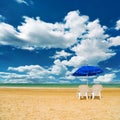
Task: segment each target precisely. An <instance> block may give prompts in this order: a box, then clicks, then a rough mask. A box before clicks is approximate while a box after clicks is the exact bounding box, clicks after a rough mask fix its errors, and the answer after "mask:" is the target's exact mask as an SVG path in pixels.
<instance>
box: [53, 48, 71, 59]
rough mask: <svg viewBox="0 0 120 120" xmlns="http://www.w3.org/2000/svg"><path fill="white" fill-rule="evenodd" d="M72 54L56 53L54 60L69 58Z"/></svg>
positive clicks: (63, 51) (62, 51)
mask: <svg viewBox="0 0 120 120" xmlns="http://www.w3.org/2000/svg"><path fill="white" fill-rule="evenodd" d="M71 55H72V54H71V53H68V52H66V51H65V50H61V51H56V54H55V55H54V56H52V58H55V59H57V58H67V57H68V56H71Z"/></svg>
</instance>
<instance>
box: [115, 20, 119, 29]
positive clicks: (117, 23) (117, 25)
mask: <svg viewBox="0 0 120 120" xmlns="http://www.w3.org/2000/svg"><path fill="white" fill-rule="evenodd" d="M115 29H116V30H120V20H118V21H117V22H116V28H115Z"/></svg>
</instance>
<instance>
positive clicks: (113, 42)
mask: <svg viewBox="0 0 120 120" xmlns="http://www.w3.org/2000/svg"><path fill="white" fill-rule="evenodd" d="M109 45H110V46H118V45H120V36H117V37H111V38H109Z"/></svg>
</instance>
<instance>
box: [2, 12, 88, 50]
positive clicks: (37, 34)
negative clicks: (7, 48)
mask: <svg viewBox="0 0 120 120" xmlns="http://www.w3.org/2000/svg"><path fill="white" fill-rule="evenodd" d="M79 14H80V13H79V12H78V11H72V12H69V13H68V14H67V16H65V19H64V22H61V23H58V22H56V23H54V24H53V23H47V22H44V21H42V20H40V18H39V17H37V18H36V19H34V18H30V17H27V16H26V17H24V22H23V23H22V25H20V26H18V27H17V28H14V27H13V26H11V25H9V24H6V23H1V30H0V32H1V34H3V35H4V34H5V33H6V34H5V35H4V36H2V37H0V39H1V40H2V42H0V44H3V41H4V43H5V44H8V45H9V44H10V45H11V44H12V45H13V46H19V47H20V48H22V49H24V48H25V49H27V48H28V49H29V47H30V48H33V49H35V48H68V47H70V46H72V45H73V44H74V43H77V39H78V38H79V37H80V36H81V35H82V34H83V33H84V32H85V30H86V23H87V22H88V16H83V15H79ZM74 17H75V18H74ZM73 23H74V24H73ZM9 41H10V42H9ZM18 42H22V45H21V44H18ZM23 43H24V44H23Z"/></svg>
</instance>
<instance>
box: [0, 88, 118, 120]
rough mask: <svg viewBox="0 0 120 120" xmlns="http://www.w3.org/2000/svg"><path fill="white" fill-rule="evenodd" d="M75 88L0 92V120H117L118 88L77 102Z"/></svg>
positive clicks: (9, 89)
mask: <svg viewBox="0 0 120 120" xmlns="http://www.w3.org/2000/svg"><path fill="white" fill-rule="evenodd" d="M76 93H77V88H4V87H3V88H0V120H120V88H104V89H103V90H102V99H101V100H99V99H97V98H96V99H95V100H91V99H89V100H85V99H83V100H79V99H78V98H77V94H76Z"/></svg>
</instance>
